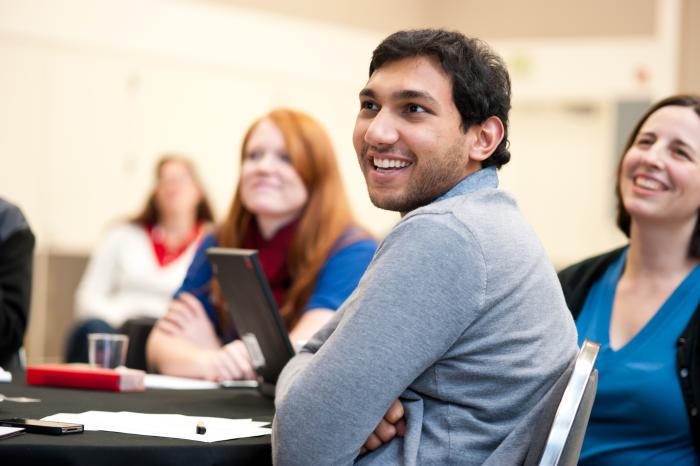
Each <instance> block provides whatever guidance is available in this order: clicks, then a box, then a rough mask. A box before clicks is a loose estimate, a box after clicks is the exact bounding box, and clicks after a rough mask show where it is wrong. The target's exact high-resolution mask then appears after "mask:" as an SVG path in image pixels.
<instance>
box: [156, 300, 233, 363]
mask: <svg viewBox="0 0 700 466" xmlns="http://www.w3.org/2000/svg"><path fill="white" fill-rule="evenodd" d="M156 327H157V328H158V329H159V330H161V331H162V332H164V333H167V334H168V335H172V336H176V337H180V338H183V339H185V340H187V341H189V342H190V343H192V344H193V345H195V346H197V347H199V348H202V349H210V350H215V349H218V348H219V347H220V346H221V342H220V341H219V337H217V336H216V332H215V331H214V326H213V325H212V323H211V320H210V319H209V317H208V316H207V313H206V311H205V310H204V306H202V303H200V302H199V300H198V299H197V298H195V297H194V296H193V295H191V294H190V293H180V294H179V295H178V296H177V298H175V299H173V300H172V301H171V302H170V306H169V307H168V312H167V313H166V314H165V315H164V316H163V317H161V318H160V319H159V320H158V322H157V323H156Z"/></svg>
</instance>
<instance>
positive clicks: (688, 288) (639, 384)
mask: <svg viewBox="0 0 700 466" xmlns="http://www.w3.org/2000/svg"><path fill="white" fill-rule="evenodd" d="M616 194H617V200H618V218H617V224H618V226H619V227H620V229H621V230H622V231H623V232H624V233H625V234H626V235H627V236H628V237H629V245H628V246H626V247H624V248H620V249H617V250H614V251H611V252H609V253H606V254H603V255H600V256H596V257H593V258H590V259H587V260H585V261H583V262H581V263H578V264H576V265H573V266H571V267H569V268H567V269H565V270H563V271H562V272H561V273H560V274H559V278H560V280H561V282H562V287H563V289H564V294H565V296H566V299H567V303H568V305H569V308H570V309H571V310H572V312H573V314H574V318H575V319H576V326H577V328H578V331H579V339H580V340H583V339H584V338H588V339H591V340H595V341H598V342H599V343H601V344H602V346H601V352H600V354H599V356H598V361H597V367H598V370H599V375H600V379H599V380H600V381H599V387H598V394H597V396H596V401H595V404H594V407H593V412H592V414H591V419H590V423H589V426H588V430H587V432H586V439H585V441H584V446H583V449H582V451H581V459H580V463H579V464H580V465H592V464H595V465H599V466H605V465H619V464H645V465H652V464H653V465H667V464H673V465H696V466H697V465H700V419H699V418H698V409H699V408H700V406H699V403H700V348H698V344H700V342H699V341H698V340H699V338H698V337H699V336H700V335H698V332H699V326H698V325H699V319H700V267H698V264H700V226H699V225H698V212H699V211H700V96H693V95H682V96H673V97H669V98H667V99H664V100H662V101H660V102H658V103H656V104H655V105H654V106H652V107H651V108H650V109H649V110H648V111H647V113H646V114H645V115H644V116H643V117H642V119H641V120H640V121H639V123H637V126H636V127H635V128H634V130H633V131H632V134H631V135H630V137H629V140H628V141H627V145H626V146H625V151H624V155H623V157H622V159H621V160H620V164H619V166H618V175H617V187H616Z"/></svg>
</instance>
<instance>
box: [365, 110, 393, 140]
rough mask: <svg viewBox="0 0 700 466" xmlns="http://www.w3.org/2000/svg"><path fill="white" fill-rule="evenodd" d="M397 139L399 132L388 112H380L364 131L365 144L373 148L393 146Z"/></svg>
mask: <svg viewBox="0 0 700 466" xmlns="http://www.w3.org/2000/svg"><path fill="white" fill-rule="evenodd" d="M398 139H399V132H398V131H397V129H396V125H395V122H394V119H393V118H392V116H391V115H390V114H389V113H388V112H385V111H384V110H380V111H379V113H377V115H376V116H375V117H374V118H372V121H371V122H370V124H369V126H368V127H367V131H365V142H366V143H368V144H371V145H373V146H383V145H390V144H394V143H396V141H398Z"/></svg>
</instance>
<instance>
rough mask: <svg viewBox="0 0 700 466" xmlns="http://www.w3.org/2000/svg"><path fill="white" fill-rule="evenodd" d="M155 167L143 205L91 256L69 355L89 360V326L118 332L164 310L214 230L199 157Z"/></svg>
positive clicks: (170, 160)
mask: <svg viewBox="0 0 700 466" xmlns="http://www.w3.org/2000/svg"><path fill="white" fill-rule="evenodd" d="M155 175H156V186H155V187H154V189H153V191H152V192H151V194H150V195H149V196H148V199H147V200H146V203H145V205H144V207H143V209H142V210H141V212H140V213H139V214H137V215H136V216H135V217H134V218H132V219H131V220H130V221H128V222H126V223H120V224H118V225H116V226H115V227H113V228H111V229H110V230H109V232H107V234H106V235H105V237H104V238H103V239H102V241H101V242H100V243H99V244H98V245H97V248H96V249H95V251H94V252H93V254H92V256H91V257H90V262H89V263H88V266H87V269H86V270H85V273H84V274H83V277H82V279H81V281H80V285H79V286H78V289H77V291H76V295H75V304H76V312H77V317H78V318H79V319H80V320H81V322H80V324H79V325H78V326H77V327H76V328H75V329H74V331H73V332H72V335H71V336H70V338H69V340H68V347H67V351H66V359H67V360H68V361H70V362H87V341H86V340H87V335H88V334H89V333H94V332H99V333H114V332H116V331H117V330H118V329H119V328H120V327H121V326H122V325H123V324H124V323H125V322H127V321H128V320H129V319H133V318H140V317H148V318H159V317H161V316H162V315H163V314H165V312H166V311H167V309H168V304H169V302H170V299H171V297H172V294H173V292H174V291H175V290H177V287H178V286H179V285H180V284H181V283H182V279H183V277H184V276H185V273H186V272H187V267H188V265H189V264H190V263H191V262H192V258H193V257H194V253H195V251H196V249H197V245H198V244H199V241H200V240H201V239H202V237H203V236H204V233H206V232H208V231H209V228H210V226H211V222H212V220H213V217H212V212H211V208H210V206H209V202H208V200H207V198H206V196H205V194H204V188H203V187H202V184H201V183H200V181H199V179H198V177H197V173H196V171H195V168H194V166H193V165H192V162H190V161H189V160H187V159H186V158H184V157H182V156H178V155H166V156H164V157H162V158H161V159H160V160H159V161H158V164H157V165H156V170H155ZM141 359H143V356H141Z"/></svg>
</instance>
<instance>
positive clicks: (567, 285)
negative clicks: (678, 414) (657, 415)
mask: <svg viewBox="0 0 700 466" xmlns="http://www.w3.org/2000/svg"><path fill="white" fill-rule="evenodd" d="M623 249H624V248H619V249H615V250H614V251H610V252H607V253H605V254H601V255H599V256H595V257H591V258H590V259H586V260H584V261H582V262H579V263H578V264H574V265H572V266H570V267H568V268H566V269H564V270H562V271H561V272H559V281H560V282H561V286H562V289H563V290H564V297H565V298H566V304H567V305H568V306H569V309H570V310H571V313H572V314H573V316H574V319H577V318H578V316H579V314H580V313H581V310H582V309H583V305H584V303H585V301H586V296H588V291H589V290H590V289H591V286H593V283H595V281H596V280H598V278H600V277H601V276H602V275H603V273H604V272H605V271H606V270H607V268H608V267H609V266H610V264H612V263H613V262H614V261H615V260H616V259H617V258H618V257H619V256H620V254H621V253H622V251H623ZM699 332H700V304H698V307H697V308H696V309H695V312H694V313H693V316H692V317H691V319H690V322H689V323H688V326H687V327H686V328H685V330H683V333H682V334H681V336H680V337H678V340H677V342H676V345H677V348H678V350H677V351H676V373H677V374H678V381H679V382H680V384H681V390H682V392H683V398H684V400H685V409H686V412H687V413H688V419H690V431H691V433H692V435H693V444H694V445H695V451H696V452H697V453H698V454H700V418H698V403H699V402H700V346H699V345H700V333H699Z"/></svg>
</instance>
